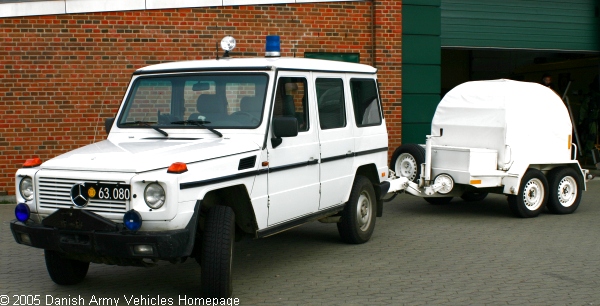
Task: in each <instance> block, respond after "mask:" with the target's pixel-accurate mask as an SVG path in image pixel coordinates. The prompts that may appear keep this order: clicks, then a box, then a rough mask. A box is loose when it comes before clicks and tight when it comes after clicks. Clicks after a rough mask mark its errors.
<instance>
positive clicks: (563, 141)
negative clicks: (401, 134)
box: [431, 79, 572, 168]
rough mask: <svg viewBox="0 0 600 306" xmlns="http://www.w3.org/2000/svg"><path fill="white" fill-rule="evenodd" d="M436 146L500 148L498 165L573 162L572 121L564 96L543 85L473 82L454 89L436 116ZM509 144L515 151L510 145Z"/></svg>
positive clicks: (504, 81)
mask: <svg viewBox="0 0 600 306" xmlns="http://www.w3.org/2000/svg"><path fill="white" fill-rule="evenodd" d="M440 128H443V129H444V134H443V136H442V137H435V138H433V144H435V145H446V146H457V147H473V148H487V149H493V150H497V151H498V157H499V158H498V166H499V167H500V168H502V167H505V166H507V164H510V163H509V161H510V160H512V161H515V160H519V162H528V163H551V162H558V161H564V160H570V156H571V150H570V148H569V144H570V142H571V130H572V126H571V120H570V117H569V113H568V111H567V108H566V106H565V105H564V103H563V101H562V99H561V98H560V97H559V96H558V95H557V94H556V93H555V92H554V91H552V90H551V89H549V88H547V87H544V86H542V85H540V84H537V83H529V82H519V81H512V80H504V79H502V80H492V81H473V82H467V83H463V84H461V85H459V86H457V87H455V88H454V89H452V90H451V91H450V92H448V93H447V94H446V95H445V96H444V98H443V99H442V101H441V102H440V104H439V105H438V107H437V109H436V112H435V114H434V116H433V120H432V124H431V133H432V135H439V130H440ZM506 146H509V147H510V149H507V147H506Z"/></svg>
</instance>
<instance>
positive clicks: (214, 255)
mask: <svg viewBox="0 0 600 306" xmlns="http://www.w3.org/2000/svg"><path fill="white" fill-rule="evenodd" d="M234 238H235V215H234V213H233V210H232V209H231V207H227V206H220V205H217V206H213V207H211V208H210V209H209V210H208V213H207V214H206V219H205V222H204V233H203V237H202V250H201V260H200V267H201V271H200V273H201V279H200V281H201V282H200V285H201V288H202V295H203V297H205V298H228V297H230V296H231V295H232V293H233V286H232V275H231V274H232V273H231V271H232V264H233V241H234Z"/></svg>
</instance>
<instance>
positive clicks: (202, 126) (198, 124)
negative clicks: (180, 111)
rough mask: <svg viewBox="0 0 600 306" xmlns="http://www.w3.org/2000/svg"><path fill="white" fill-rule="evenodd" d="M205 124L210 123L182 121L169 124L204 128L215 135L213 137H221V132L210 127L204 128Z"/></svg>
mask: <svg viewBox="0 0 600 306" xmlns="http://www.w3.org/2000/svg"><path fill="white" fill-rule="evenodd" d="M205 123H210V121H204V120H182V121H173V122H171V124H193V125H195V126H199V127H201V128H205V129H207V130H209V131H211V132H213V133H215V135H217V136H219V137H223V134H221V132H219V131H217V130H215V129H213V128H211V127H210V126H206V125H204V124H205Z"/></svg>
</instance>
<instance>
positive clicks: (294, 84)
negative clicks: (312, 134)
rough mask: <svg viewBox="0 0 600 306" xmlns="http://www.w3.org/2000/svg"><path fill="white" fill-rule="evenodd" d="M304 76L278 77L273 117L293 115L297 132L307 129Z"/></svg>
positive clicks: (306, 97) (306, 101) (306, 96)
mask: <svg viewBox="0 0 600 306" xmlns="http://www.w3.org/2000/svg"><path fill="white" fill-rule="evenodd" d="M306 84H307V82H306V79H305V78H291V77H284V78H279V82H278V84H277V91H276V92H275V106H274V110H273V117H295V118H296V119H297V120H298V132H305V131H308V128H309V127H308V123H309V120H308V105H307V103H308V94H307V86H306Z"/></svg>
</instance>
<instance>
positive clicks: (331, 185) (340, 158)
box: [313, 73, 354, 209]
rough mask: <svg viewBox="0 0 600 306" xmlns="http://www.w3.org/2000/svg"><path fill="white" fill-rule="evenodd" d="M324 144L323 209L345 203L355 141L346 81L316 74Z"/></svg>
mask: <svg viewBox="0 0 600 306" xmlns="http://www.w3.org/2000/svg"><path fill="white" fill-rule="evenodd" d="M313 78H314V82H315V93H316V100H317V113H318V118H319V120H318V122H319V141H320V144H321V150H320V151H321V152H320V153H321V167H320V172H321V174H320V178H321V203H320V206H319V209H324V208H328V207H331V206H335V205H339V204H343V203H344V202H345V201H346V200H347V197H348V194H349V191H350V187H351V186H352V182H353V180H354V169H353V159H354V139H353V137H352V136H353V135H352V128H351V127H352V125H351V123H350V121H349V120H348V118H350V115H349V114H352V110H351V107H348V106H347V103H346V98H347V97H348V92H347V86H346V82H345V80H344V78H343V77H340V76H339V74H338V75H336V76H332V75H329V74H325V73H315V74H313Z"/></svg>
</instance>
